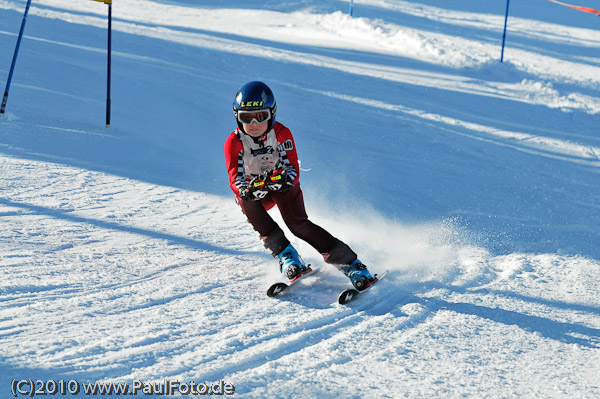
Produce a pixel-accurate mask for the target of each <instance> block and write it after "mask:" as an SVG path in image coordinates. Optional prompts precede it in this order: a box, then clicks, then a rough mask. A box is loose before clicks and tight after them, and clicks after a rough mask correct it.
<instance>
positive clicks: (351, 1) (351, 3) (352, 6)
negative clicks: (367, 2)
mask: <svg viewBox="0 0 600 399" xmlns="http://www.w3.org/2000/svg"><path fill="white" fill-rule="evenodd" d="M353 8H354V0H350V10H349V11H348V14H350V16H352V10H353Z"/></svg>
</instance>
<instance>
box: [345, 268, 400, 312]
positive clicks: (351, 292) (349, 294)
mask: <svg viewBox="0 0 600 399" xmlns="http://www.w3.org/2000/svg"><path fill="white" fill-rule="evenodd" d="M388 273H389V270H386V271H384V272H383V273H382V274H381V276H377V275H375V279H374V280H373V281H371V284H369V285H368V286H367V288H365V289H364V290H362V291H359V290H357V289H356V288H349V289H347V290H344V291H343V292H342V293H341V294H340V296H338V303H339V304H340V305H345V304H347V303H348V302H350V301H351V300H353V299H355V298H356V297H357V296H359V295H360V294H362V293H363V292H365V291H366V290H368V289H369V288H371V287H372V286H374V285H375V284H377V283H378V282H379V281H380V280H381V279H382V278H384V277H385V276H386V275H387V274H388Z"/></svg>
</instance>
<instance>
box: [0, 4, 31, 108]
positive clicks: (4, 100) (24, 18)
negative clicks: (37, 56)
mask: <svg viewBox="0 0 600 399" xmlns="http://www.w3.org/2000/svg"><path fill="white" fill-rule="evenodd" d="M30 5H31V0H27V5H26V6H25V13H24V14H23V22H21V30H20V31H19V37H18V38H17V45H16V47H15V53H14V54H13V59H12V63H11V64H10V71H9V72H8V79H7V81H6V88H5V89H4V97H2V105H1V106H0V116H4V111H5V110H6V102H7V101H8V90H9V89H10V81H11V80H12V75H13V72H14V70H15V63H16V62H17V54H18V53H19V47H20V46H21V38H22V37H23V31H24V30H25V22H26V21H27V13H28V12H29V6H30Z"/></svg>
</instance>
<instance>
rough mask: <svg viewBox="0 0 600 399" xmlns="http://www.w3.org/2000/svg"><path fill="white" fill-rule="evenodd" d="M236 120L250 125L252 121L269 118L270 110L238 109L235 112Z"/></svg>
mask: <svg viewBox="0 0 600 399" xmlns="http://www.w3.org/2000/svg"><path fill="white" fill-rule="evenodd" d="M237 118H238V121H240V122H242V123H245V124H246V125H250V124H252V123H254V122H256V123H263V122H266V121H268V120H269V119H271V110H270V109H268V108H265V109H259V110H258V111H257V110H254V111H241V110H240V111H238V112H237Z"/></svg>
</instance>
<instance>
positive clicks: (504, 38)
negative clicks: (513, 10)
mask: <svg viewBox="0 0 600 399" xmlns="http://www.w3.org/2000/svg"><path fill="white" fill-rule="evenodd" d="M509 3H510V0H506V15H505V16H504V34H503V35H502V53H501V54H500V62H503V61H504V43H505V42H506V23H507V22H508V5H509Z"/></svg>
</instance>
